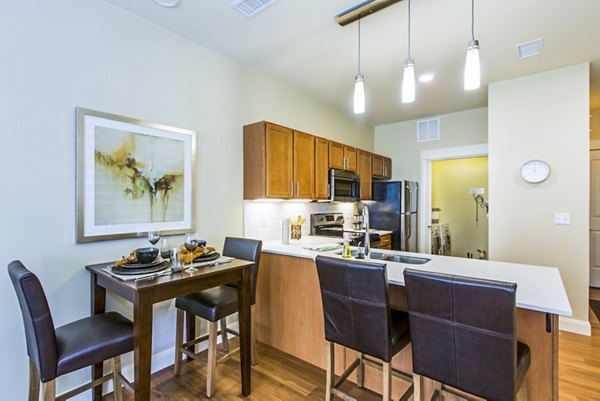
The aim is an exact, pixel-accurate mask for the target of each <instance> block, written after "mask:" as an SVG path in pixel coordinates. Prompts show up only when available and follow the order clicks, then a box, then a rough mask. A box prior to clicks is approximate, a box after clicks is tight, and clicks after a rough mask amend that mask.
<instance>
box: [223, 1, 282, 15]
mask: <svg viewBox="0 0 600 401" xmlns="http://www.w3.org/2000/svg"><path fill="white" fill-rule="evenodd" d="M276 1H277V0H236V1H234V2H233V3H231V7H233V8H235V9H236V10H238V11H239V12H241V13H242V14H244V15H245V16H246V17H254V16H255V15H256V14H258V13H259V12H261V11H262V10H264V9H265V8H267V7H269V6H270V5H272V4H273V3H275V2H276Z"/></svg>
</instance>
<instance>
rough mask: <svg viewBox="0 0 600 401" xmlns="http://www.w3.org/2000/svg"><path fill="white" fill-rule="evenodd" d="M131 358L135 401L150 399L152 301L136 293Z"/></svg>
mask: <svg viewBox="0 0 600 401" xmlns="http://www.w3.org/2000/svg"><path fill="white" fill-rule="evenodd" d="M133 360H134V362H133V363H134V380H135V382H134V387H135V397H134V400H135V401H149V400H150V393H151V391H150V375H151V362H152V303H151V302H149V301H148V300H147V299H146V298H145V297H144V296H143V295H140V294H137V295H136V298H135V301H134V303H133Z"/></svg>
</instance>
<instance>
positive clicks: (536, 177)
mask: <svg viewBox="0 0 600 401" xmlns="http://www.w3.org/2000/svg"><path fill="white" fill-rule="evenodd" d="M549 175H550V166H549V165H548V163H546V162H545V161H543V160H529V161H528V162H526V163H525V164H523V166H522V167H521V178H523V180H525V181H526V182H529V183H531V184H538V183H540V182H543V181H545V180H546V179H547V178H548V176H549Z"/></svg>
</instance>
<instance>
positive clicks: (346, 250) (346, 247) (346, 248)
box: [342, 238, 352, 258]
mask: <svg viewBox="0 0 600 401" xmlns="http://www.w3.org/2000/svg"><path fill="white" fill-rule="evenodd" d="M351 257H352V251H350V240H349V239H348V238H344V248H342V258H351Z"/></svg>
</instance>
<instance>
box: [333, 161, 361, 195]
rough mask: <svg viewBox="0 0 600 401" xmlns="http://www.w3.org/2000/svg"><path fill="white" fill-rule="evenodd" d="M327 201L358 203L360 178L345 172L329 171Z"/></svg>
mask: <svg viewBox="0 0 600 401" xmlns="http://www.w3.org/2000/svg"><path fill="white" fill-rule="evenodd" d="M329 199H330V200H332V201H338V202H358V201H360V176H359V175H358V174H356V173H353V172H351V171H346V170H336V169H330V170H329Z"/></svg>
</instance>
